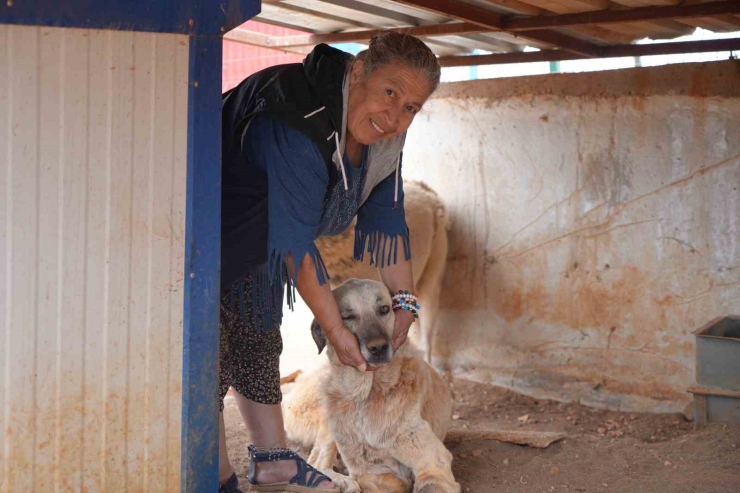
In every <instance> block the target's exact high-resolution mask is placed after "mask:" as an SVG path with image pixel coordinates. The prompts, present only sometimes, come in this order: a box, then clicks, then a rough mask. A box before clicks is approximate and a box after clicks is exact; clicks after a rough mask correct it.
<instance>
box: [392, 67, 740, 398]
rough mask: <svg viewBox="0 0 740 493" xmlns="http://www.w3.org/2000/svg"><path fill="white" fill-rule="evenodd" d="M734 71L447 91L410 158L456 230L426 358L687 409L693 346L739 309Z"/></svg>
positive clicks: (667, 70)
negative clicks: (705, 329)
mask: <svg viewBox="0 0 740 493" xmlns="http://www.w3.org/2000/svg"><path fill="white" fill-rule="evenodd" d="M739 67H740V63H739V62H736V61H735V62H732V61H730V62H721V63H713V64H692V65H685V64H684V65H676V66H664V67H654V68H645V69H634V70H621V71H611V72H600V73H591V74H569V75H558V76H538V77H528V78H516V79H511V80H502V79H498V80H490V81H475V82H471V83H456V84H448V85H445V86H443V87H442V88H441V89H440V91H439V93H438V94H437V95H435V96H433V98H432V99H431V100H430V101H429V102H428V103H427V105H426V106H425V110H426V111H427V112H428V118H427V119H426V120H424V119H419V120H418V121H417V122H415V123H414V125H413V126H412V128H411V131H410V135H409V140H408V144H407V147H406V150H405V154H404V157H405V160H404V165H405V169H404V172H405V176H406V177H410V178H414V179H424V180H426V181H427V182H428V183H429V184H430V185H431V186H432V187H433V188H435V189H436V190H437V191H438V192H439V193H440V194H441V195H442V196H443V198H444V199H445V200H446V202H447V205H448V208H449V211H450V216H451V223H452V229H451V231H450V256H449V265H448V269H447V277H446V279H445V286H444V290H443V294H442V300H443V301H442V305H443V314H442V317H441V318H442V320H441V321H440V322H439V323H438V325H437V327H439V333H438V334H437V342H436V344H435V348H436V354H435V362H436V363H437V364H438V365H440V366H446V367H448V368H450V369H451V370H452V371H454V372H456V373H458V374H460V375H464V376H467V377H470V378H474V379H478V380H482V381H487V382H492V383H496V384H499V385H504V386H507V387H510V388H513V389H516V390H519V391H523V392H527V393H529V394H532V395H535V396H541V397H551V398H555V399H561V400H577V401H581V402H584V403H587V404H593V405H597V406H602V407H609V408H617V409H625V410H634V411H683V410H684V407H685V406H686V404H687V403H688V402H689V399H690V396H689V394H688V393H687V392H686V389H687V388H688V387H689V386H691V385H692V384H693V381H694V367H693V351H694V341H693V336H692V335H691V332H692V331H693V330H694V329H696V328H697V327H699V326H701V325H702V324H704V323H705V322H706V321H707V320H710V319H712V318H714V317H716V316H719V315H725V314H727V313H732V312H737V310H738V309H740V241H739V240H738V238H740V234H739V233H740V192H739V191H738V186H740V185H738V184H740V139H737V138H732V137H731V136H738V135H740V70H738V68H739ZM584 84H585V85H584ZM588 84H590V86H589V85H588ZM589 87H590V90H589ZM543 115H546V116H547V117H546V118H543V117H542V116H543Z"/></svg>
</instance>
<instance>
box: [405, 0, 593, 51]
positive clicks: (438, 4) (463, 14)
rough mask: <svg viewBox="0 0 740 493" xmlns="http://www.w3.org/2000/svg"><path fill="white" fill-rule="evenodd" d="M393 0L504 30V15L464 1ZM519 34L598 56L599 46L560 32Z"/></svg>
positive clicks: (492, 28) (493, 28) (548, 43)
mask: <svg viewBox="0 0 740 493" xmlns="http://www.w3.org/2000/svg"><path fill="white" fill-rule="evenodd" d="M395 1H396V2H398V3H402V4H404V5H410V6H412V7H417V8H420V9H423V10H427V11H430V12H435V13H437V14H442V15H444V16H447V17H452V18H453V19H457V20H460V21H463V22H468V23H470V24H476V25H478V26H481V27H485V28H487V29H489V30H491V31H505V28H504V24H505V21H506V18H505V17H504V16H502V15H500V14H497V13H496V12H492V11H490V10H485V9H481V8H479V7H474V6H472V5H468V4H465V3H460V2H456V1H454V0H395ZM519 36H520V37H521V38H525V39H530V40H534V41H537V42H539V43H545V44H547V45H550V46H554V47H556V48H562V49H564V50H567V51H570V52H573V53H576V54H579V55H584V56H591V57H598V56H599V55H600V47H599V46H597V45H595V44H591V43H588V42H586V41H582V40H580V39H577V38H573V37H571V36H567V35H565V34H561V33H556V32H549V31H535V32H526V33H523V34H519Z"/></svg>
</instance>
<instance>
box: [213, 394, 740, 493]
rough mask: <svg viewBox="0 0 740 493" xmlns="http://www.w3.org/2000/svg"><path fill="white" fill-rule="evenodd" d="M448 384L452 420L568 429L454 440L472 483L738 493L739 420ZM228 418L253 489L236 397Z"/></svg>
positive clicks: (464, 424) (589, 492)
mask: <svg viewBox="0 0 740 493" xmlns="http://www.w3.org/2000/svg"><path fill="white" fill-rule="evenodd" d="M450 384H451V387H452V390H453V393H454V395H455V407H454V411H453V429H471V430H475V429H484V428H497V429H505V430H511V429H521V430H538V431H559V432H565V433H566V434H567V437H566V438H565V439H564V440H562V441H560V442H558V443H555V444H553V445H550V447H548V448H547V449H543V450H538V449H533V448H529V447H524V446H519V445H512V444H508V443H501V442H497V441H465V442H462V443H448V444H447V446H448V448H449V449H450V451H452V453H453V454H454V457H455V460H454V463H453V472H454V474H455V477H456V478H457V480H458V481H459V482H460V484H461V485H462V490H463V491H465V492H475V493H489V492H491V493H492V492H507V493H508V492H510V493H540V492H543V493H546V492H560V493H562V492H568V493H570V492H584V493H600V492H604V493H615V492H624V493H633V492H634V493H637V492H651V493H689V492H692V493H694V492H696V493H740V425H739V424H711V425H709V426H708V427H706V428H704V429H702V430H699V431H693V424H692V423H691V422H688V421H687V420H686V419H684V417H683V416H682V415H680V414H659V415H656V414H630V413H620V412H611V411H603V410H598V409H592V408H588V407H585V406H581V405H579V404H562V403H558V402H552V401H538V400H535V399H532V398H529V397H526V396H522V395H519V394H515V393H513V392H509V391H506V390H504V389H501V388H499V387H493V386H489V385H483V384H478V383H472V382H468V381H465V380H460V379H454V380H451V381H450ZM289 391H290V385H286V386H284V392H286V393H287V392H289ZM225 419H226V427H227V430H228V432H227V441H228V447H229V451H230V456H231V458H232V463H233V464H234V467H235V468H236V470H237V474H238V476H239V482H240V484H241V485H242V486H243V487H244V489H245V490H246V485H247V482H246V472H247V468H248V460H247V455H246V448H247V444H248V443H249V437H248V436H247V434H246V431H245V430H244V426H243V424H242V423H241V418H240V416H239V411H238V409H237V407H236V404H235V402H234V400H233V398H231V397H230V396H227V399H226V409H225Z"/></svg>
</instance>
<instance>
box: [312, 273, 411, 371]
mask: <svg viewBox="0 0 740 493" xmlns="http://www.w3.org/2000/svg"><path fill="white" fill-rule="evenodd" d="M334 299H335V300H337V305H338V306H339V313H340V314H341V315H342V320H343V321H344V325H345V327H347V328H348V329H349V330H350V332H352V333H353V334H354V335H355V337H356V338H357V341H358V342H359V344H360V352H361V353H362V356H363V357H364V358H365V360H366V361H367V362H368V364H370V365H372V366H382V365H384V364H386V363H388V362H389V361H390V360H391V359H392V358H393V346H392V345H391V339H392V337H393V328H394V323H395V320H396V318H395V315H394V313H393V309H392V303H391V295H390V293H389V292H388V288H386V287H385V285H384V284H383V283H381V282H378V281H370V280H365V279H350V280H348V281H347V282H345V283H344V284H342V285H341V286H339V287H338V288H336V289H335V290H334ZM311 335H312V336H313V340H314V342H315V343H316V347H318V349H319V353H321V351H322V350H323V349H324V346H326V344H327V339H326V334H325V333H324V330H323V329H322V328H321V326H320V325H319V324H318V323H317V322H316V320H314V321H313V323H312V324H311ZM333 357H334V351H330V352H329V358H333Z"/></svg>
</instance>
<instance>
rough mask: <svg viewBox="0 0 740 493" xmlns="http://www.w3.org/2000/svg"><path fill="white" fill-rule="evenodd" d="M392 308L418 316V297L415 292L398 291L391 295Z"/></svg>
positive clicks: (419, 308)
mask: <svg viewBox="0 0 740 493" xmlns="http://www.w3.org/2000/svg"><path fill="white" fill-rule="evenodd" d="M391 300H392V301H393V309H394V310H406V311H410V312H411V314H412V315H413V316H414V318H419V310H421V306H419V298H418V296H417V295H416V294H414V293H411V292H409V291H399V292H398V293H396V294H394V295H393V296H391Z"/></svg>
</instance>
